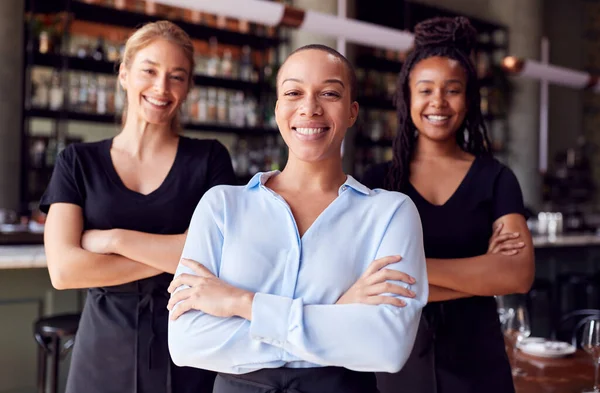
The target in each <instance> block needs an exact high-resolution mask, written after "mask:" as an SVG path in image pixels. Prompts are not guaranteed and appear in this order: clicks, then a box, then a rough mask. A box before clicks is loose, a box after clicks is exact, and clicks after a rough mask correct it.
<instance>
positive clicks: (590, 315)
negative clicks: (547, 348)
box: [555, 309, 600, 348]
mask: <svg viewBox="0 0 600 393" xmlns="http://www.w3.org/2000/svg"><path fill="white" fill-rule="evenodd" d="M591 319H600V310H597V309H585V310H575V311H571V312H570V313H567V314H565V315H563V317H562V318H561V320H560V322H559V323H558V327H557V331H556V334H555V336H556V338H557V339H558V340H561V341H566V342H570V343H571V344H572V345H573V346H575V347H576V348H577V347H578V346H579V342H580V338H581V337H580V331H581V329H582V328H583V325H584V324H585V323H586V322H587V321H589V320H591Z"/></svg>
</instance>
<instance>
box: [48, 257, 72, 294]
mask: <svg viewBox="0 0 600 393" xmlns="http://www.w3.org/2000/svg"><path fill="white" fill-rule="evenodd" d="M67 270H68V269H65V268H64V267H62V266H60V264H56V263H53V262H52V261H51V260H50V258H48V274H49V275H50V282H51V283H52V286H53V287H54V289H57V290H59V291H62V290H65V289H73V286H72V284H71V283H70V279H69V273H68V271H67Z"/></svg>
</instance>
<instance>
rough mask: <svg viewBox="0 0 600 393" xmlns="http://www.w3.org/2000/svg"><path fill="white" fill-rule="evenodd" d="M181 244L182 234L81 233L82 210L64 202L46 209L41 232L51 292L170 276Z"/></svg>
mask: <svg viewBox="0 0 600 393" xmlns="http://www.w3.org/2000/svg"><path fill="white" fill-rule="evenodd" d="M184 242H185V234H181V235H153V234H147V233H142V232H134V231H126V230H107V231H88V232H85V233H84V232H83V212H82V209H81V207H79V206H77V205H74V204H69V203H55V204H52V205H51V206H50V210H49V212H48V217H47V219H46V228H45V231H44V246H45V251H46V258H47V262H48V271H49V272H50V279H51V280H52V285H53V286H54V287H55V288H56V289H74V288H93V287H99V286H111V285H119V284H124V283H128V282H131V281H135V280H140V279H143V278H148V277H152V276H156V275H158V274H161V273H163V272H170V273H173V272H175V269H176V267H177V263H178V262H179V257H180V255H181V250H182V249H183V244H184Z"/></svg>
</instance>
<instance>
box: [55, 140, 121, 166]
mask: <svg viewBox="0 0 600 393" xmlns="http://www.w3.org/2000/svg"><path fill="white" fill-rule="evenodd" d="M110 141H111V140H110V139H104V140H101V141H98V142H77V143H71V144H69V145H68V146H67V147H65V148H64V149H63V150H62V151H61V152H60V153H59V154H58V160H60V161H63V164H70V165H75V164H77V163H81V161H88V162H91V163H98V162H100V159H99V158H100V155H101V154H102V149H103V148H108V145H109V144H110Z"/></svg>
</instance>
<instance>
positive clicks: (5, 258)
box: [0, 234, 600, 269]
mask: <svg viewBox="0 0 600 393" xmlns="http://www.w3.org/2000/svg"><path fill="white" fill-rule="evenodd" d="M0 244H1V243H0ZM533 244H534V246H535V248H536V249H551V248H565V247H596V246H600V236H597V235H591V234H569V235H561V236H556V237H548V236H534V237H533ZM45 267H46V257H45V255H44V246H43V245H41V244H22V245H0V269H23V268H45Z"/></svg>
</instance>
